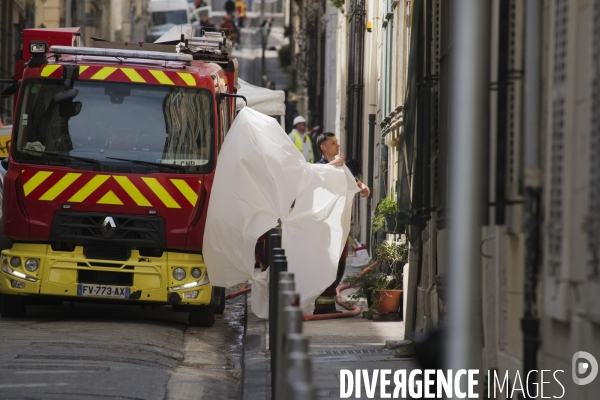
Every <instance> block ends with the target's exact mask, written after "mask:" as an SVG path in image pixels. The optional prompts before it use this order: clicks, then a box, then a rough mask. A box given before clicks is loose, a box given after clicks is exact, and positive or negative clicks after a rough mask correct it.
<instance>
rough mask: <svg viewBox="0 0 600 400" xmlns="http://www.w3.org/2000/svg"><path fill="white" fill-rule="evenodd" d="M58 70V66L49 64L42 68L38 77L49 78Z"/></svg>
mask: <svg viewBox="0 0 600 400" xmlns="http://www.w3.org/2000/svg"><path fill="white" fill-rule="evenodd" d="M59 68H60V65H57V64H49V65H46V66H45V67H44V69H43V70H42V73H41V74H40V76H50V75H52V73H53V72H54V71H56V70H57V69H59Z"/></svg>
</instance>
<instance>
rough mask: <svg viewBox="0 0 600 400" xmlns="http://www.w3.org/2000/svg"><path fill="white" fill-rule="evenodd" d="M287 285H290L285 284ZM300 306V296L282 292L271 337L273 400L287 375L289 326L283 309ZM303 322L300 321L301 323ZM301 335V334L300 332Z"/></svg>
mask: <svg viewBox="0 0 600 400" xmlns="http://www.w3.org/2000/svg"><path fill="white" fill-rule="evenodd" d="M284 284H285V285H287V284H288V283H284ZM298 304H300V295H299V294H298V293H296V292H292V291H282V292H280V293H279V307H278V310H277V317H276V321H275V326H276V328H275V332H274V333H270V334H269V335H273V340H274V342H273V350H271V368H272V369H271V385H272V386H271V390H273V396H272V398H273V399H276V398H277V397H276V396H277V392H276V391H277V390H279V389H278V387H279V386H281V383H284V382H285V375H284V374H283V370H282V369H281V364H282V357H283V353H282V347H281V346H282V338H281V337H282V335H286V334H287V332H285V329H286V328H287V325H286V324H285V323H284V318H285V316H284V312H283V309H284V308H285V307H286V306H290V305H296V306H297V305H298ZM300 320H302V316H300ZM301 322H302V321H300V323H301ZM298 333H299V332H298Z"/></svg>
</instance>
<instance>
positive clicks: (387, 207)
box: [371, 197, 398, 232]
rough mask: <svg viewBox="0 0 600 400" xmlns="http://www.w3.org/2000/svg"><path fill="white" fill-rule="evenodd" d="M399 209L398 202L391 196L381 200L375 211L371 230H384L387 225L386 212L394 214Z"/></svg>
mask: <svg viewBox="0 0 600 400" xmlns="http://www.w3.org/2000/svg"><path fill="white" fill-rule="evenodd" d="M397 209H398V203H397V202H396V201H395V200H394V199H392V198H391V197H386V198H384V199H383V200H381V203H379V205H378V206H377V210H376V211H375V217H373V220H372V221H371V230H372V231H373V232H377V231H379V230H382V229H383V227H384V225H385V216H386V214H393V213H395V212H396V210H397Z"/></svg>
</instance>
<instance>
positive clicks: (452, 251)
mask: <svg viewBox="0 0 600 400" xmlns="http://www.w3.org/2000/svg"><path fill="white" fill-rule="evenodd" d="M453 5H454V9H453V10H452V11H453V12H452V22H451V26H452V27H453V31H452V40H453V43H454V44H453V50H452V54H451V75H450V85H451V89H450V98H451V101H450V104H451V107H452V109H451V116H452V117H451V121H450V135H449V136H450V150H451V151H450V157H451V161H450V174H449V176H450V213H451V214H450V225H449V229H450V231H449V238H450V239H449V266H450V267H449V268H450V270H451V272H450V274H449V278H450V279H449V288H448V293H449V298H448V310H449V311H448V316H447V319H446V321H448V328H449V329H448V337H447V343H446V346H445V349H446V357H445V360H446V361H445V363H446V368H448V369H451V370H452V371H455V372H456V371H458V370H459V369H479V370H480V371H481V349H482V327H481V268H482V266H481V256H480V254H479V250H478V248H479V243H480V242H481V223H482V214H483V210H484V208H483V207H484V201H483V199H484V198H485V197H484V193H483V188H484V182H483V180H484V179H485V178H486V177H485V176H484V175H483V173H482V171H484V169H485V168H484V166H485V158H484V154H485V146H484V143H485V142H484V136H485V135H486V134H487V131H488V129H487V123H488V118H487V116H488V106H489V47H490V28H489V26H490V11H491V9H490V2H488V1H470V0H454V2H453ZM460 382H461V384H460V387H461V390H462V391H463V392H466V391H467V390H466V389H467V380H466V379H461V381H460ZM479 382H482V379H479Z"/></svg>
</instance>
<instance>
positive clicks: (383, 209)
mask: <svg viewBox="0 0 600 400" xmlns="http://www.w3.org/2000/svg"><path fill="white" fill-rule="evenodd" d="M397 209H398V203H396V200H394V199H392V198H391V197H386V198H385V199H383V200H381V203H379V205H378V206H377V213H378V214H393V213H395V212H396V211H397Z"/></svg>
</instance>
